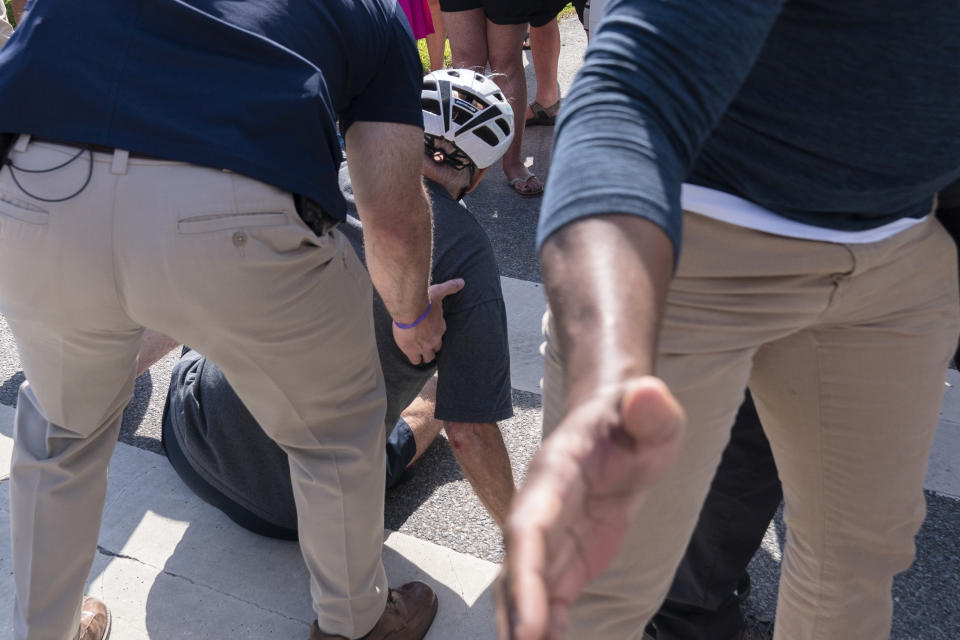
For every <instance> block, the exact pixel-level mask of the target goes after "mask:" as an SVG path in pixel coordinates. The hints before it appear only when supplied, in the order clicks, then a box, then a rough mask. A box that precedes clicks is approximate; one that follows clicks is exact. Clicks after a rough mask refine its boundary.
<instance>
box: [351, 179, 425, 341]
mask: <svg viewBox="0 0 960 640" xmlns="http://www.w3.org/2000/svg"><path fill="white" fill-rule="evenodd" d="M421 195H422V198H420V199H419V201H415V202H412V203H409V204H408V205H407V206H408V208H407V212H408V215H406V216H404V217H403V218H402V222H400V223H396V222H393V221H389V222H383V223H380V224H367V223H366V221H365V222H364V225H363V241H364V245H365V246H366V256H367V269H368V270H369V271H370V278H371V279H372V280H373V284H374V286H375V287H376V288H377V291H378V292H379V293H380V297H381V298H382V299H383V302H384V305H386V307H387V311H388V312H389V313H390V316H391V317H392V318H393V319H394V320H396V321H397V322H407V323H409V322H413V321H414V320H416V319H417V317H418V316H419V315H420V314H421V313H423V312H424V310H425V309H426V307H427V286H428V285H429V284H430V262H431V257H432V252H433V231H432V217H431V213H430V204H429V201H428V200H427V198H426V194H421Z"/></svg>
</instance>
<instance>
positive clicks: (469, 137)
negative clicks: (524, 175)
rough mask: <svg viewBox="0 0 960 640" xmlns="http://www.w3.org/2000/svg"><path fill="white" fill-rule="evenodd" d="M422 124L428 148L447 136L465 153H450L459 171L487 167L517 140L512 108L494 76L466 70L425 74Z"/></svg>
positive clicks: (444, 70)
mask: <svg viewBox="0 0 960 640" xmlns="http://www.w3.org/2000/svg"><path fill="white" fill-rule="evenodd" d="M421 103H422V104H423V128H424V137H425V138H426V143H427V146H428V147H430V148H435V145H436V143H437V142H438V141H439V140H441V139H442V140H446V141H447V142H449V143H451V144H452V145H453V146H454V147H456V148H457V150H458V151H459V152H461V153H462V156H463V157H458V156H460V155H461V154H456V153H455V154H448V162H449V163H450V164H452V165H453V166H455V167H456V168H458V169H461V168H463V167H464V166H467V165H466V163H465V161H469V162H472V163H473V164H474V165H476V167H477V168H478V169H485V168H487V167H489V166H490V165H491V164H493V163H494V162H496V161H497V160H499V159H500V156H502V155H503V154H504V152H505V151H506V150H507V147H509V146H510V142H511V141H512V140H513V108H511V107H510V103H508V102H507V99H506V98H505V97H504V95H503V92H501V91H500V87H498V86H497V85H496V83H494V81H493V80H491V79H490V78H488V77H486V76H484V75H481V74H479V73H474V72H473V71H470V70H467V69H439V70H437V71H433V72H431V73H429V74H427V75H426V76H425V77H424V78H423V92H422V94H421Z"/></svg>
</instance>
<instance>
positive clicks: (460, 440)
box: [444, 422, 496, 453]
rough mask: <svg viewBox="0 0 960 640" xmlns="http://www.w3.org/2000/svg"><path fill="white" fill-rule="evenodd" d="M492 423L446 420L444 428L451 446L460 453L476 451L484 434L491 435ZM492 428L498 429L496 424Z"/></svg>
mask: <svg viewBox="0 0 960 640" xmlns="http://www.w3.org/2000/svg"><path fill="white" fill-rule="evenodd" d="M490 428H491V425H489V424H483V423H476V422H445V423H444V430H445V431H446V432H447V438H449V440H450V446H451V447H453V449H454V451H456V452H458V453H470V452H473V451H476V450H477V448H478V447H479V446H480V445H481V444H482V441H483V439H484V436H486V435H489V434H488V433H487V432H488V431H489V430H490ZM492 428H494V429H496V426H495V425H494V426H493V427H492Z"/></svg>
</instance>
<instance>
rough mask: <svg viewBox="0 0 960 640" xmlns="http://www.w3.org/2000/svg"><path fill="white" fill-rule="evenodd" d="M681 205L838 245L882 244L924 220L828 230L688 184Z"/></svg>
mask: <svg viewBox="0 0 960 640" xmlns="http://www.w3.org/2000/svg"><path fill="white" fill-rule="evenodd" d="M680 201H681V204H682V206H683V210H684V211H692V212H693V213H698V214H700V215H702V216H706V217H708V218H713V219H714V220H720V221H721V222H726V223H728V224H735V225H737V226H740V227H746V228H748V229H753V230H755V231H762V232H764V233H772V234H774V235H778V236H787V237H789V238H801V239H803V240H817V241H820V242H835V243H837V244H866V243H869V242H879V241H881V240H886V239H887V238H890V237H892V236H895V235H897V234H898V233H900V232H901V231H904V230H906V229H909V228H910V227H912V226H913V225H915V224H919V223H921V222H923V220H924V218H900V219H899V220H894V221H893V222H889V223H887V224H885V225H882V226H880V227H874V228H873V229H864V230H862V231H840V230H837V229H827V228H825V227H818V226H816V225H812V224H806V223H804V222H798V221H796V220H791V219H790V218H785V217H783V216H781V215H777V214H776V213H774V212H772V211H770V210H768V209H764V208H763V207H761V206H759V205H756V204H754V203H752V202H750V201H749V200H744V199H743V198H738V197H737V196H735V195H731V194H729V193H724V192H723V191H717V190H716V189H709V188H707V187H701V186H698V185H694V184H686V183H684V185H683V188H682V189H681V191H680ZM931 208H932V203H931Z"/></svg>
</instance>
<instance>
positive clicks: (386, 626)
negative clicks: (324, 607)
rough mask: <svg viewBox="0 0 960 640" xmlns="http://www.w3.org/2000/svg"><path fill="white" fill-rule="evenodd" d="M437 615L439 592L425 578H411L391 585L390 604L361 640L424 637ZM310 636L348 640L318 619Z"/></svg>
mask: <svg viewBox="0 0 960 640" xmlns="http://www.w3.org/2000/svg"><path fill="white" fill-rule="evenodd" d="M436 615H437V596H436V595H435V594H434V593H433V589H431V588H430V587H428V586H427V585H425V584H424V583H422V582H408V583H407V584H405V585H403V586H402V587H400V588H399V589H390V592H389V593H388V594H387V607H386V609H384V610H383V615H382V616H380V620H378V621H377V624H376V626H375V627H374V628H373V629H372V630H371V631H370V633H368V634H367V635H365V636H363V637H362V638H360V639H359V640H387V639H389V640H421V639H422V638H423V636H425V635H426V634H427V630H428V629H429V628H430V625H431V623H433V618H434V616H436ZM310 640H348V639H347V638H344V637H343V636H335V635H332V634H329V633H324V632H323V631H320V627H318V626H317V623H316V622H314V623H313V627H312V628H311V629H310Z"/></svg>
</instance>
